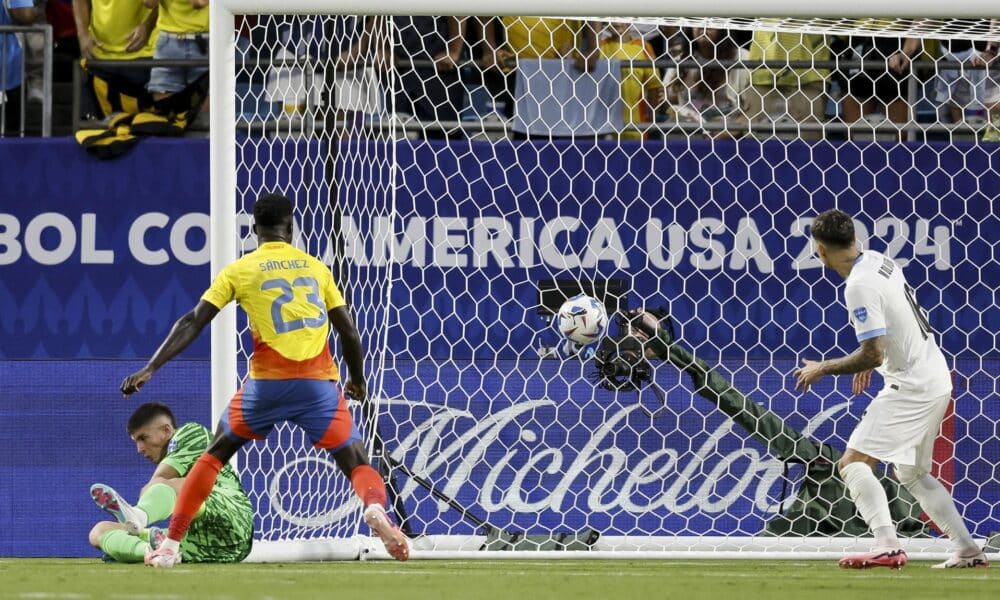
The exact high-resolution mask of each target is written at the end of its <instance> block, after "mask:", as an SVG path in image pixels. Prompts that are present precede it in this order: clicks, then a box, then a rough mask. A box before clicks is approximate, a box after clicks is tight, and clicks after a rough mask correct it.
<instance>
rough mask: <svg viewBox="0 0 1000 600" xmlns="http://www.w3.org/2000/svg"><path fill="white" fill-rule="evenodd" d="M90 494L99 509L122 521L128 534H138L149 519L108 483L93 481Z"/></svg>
mask: <svg viewBox="0 0 1000 600" xmlns="http://www.w3.org/2000/svg"><path fill="white" fill-rule="evenodd" d="M90 496H91V498H93V499H94V502H96V503H97V506H99V507H100V508H101V510H103V511H104V512H106V513H108V514H109V515H111V516H112V517H114V518H115V520H117V521H118V522H119V523H123V524H124V525H125V531H127V532H128V534H129V535H139V533H140V532H141V531H142V530H143V529H145V527H146V522H147V521H148V520H149V517H148V516H147V515H146V513H144V512H143V511H141V510H139V509H138V508H136V507H134V506H132V505H131V504H129V503H128V502H126V501H125V499H124V498H122V497H121V494H119V493H118V492H116V491H115V490H114V488H112V487H111V486H110V485H107V484H104V483H95V484H94V485H92V486H90Z"/></svg>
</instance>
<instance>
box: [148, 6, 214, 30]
mask: <svg viewBox="0 0 1000 600" xmlns="http://www.w3.org/2000/svg"><path fill="white" fill-rule="evenodd" d="M156 25H157V27H159V28H160V31H166V32H168V33H176V34H183V33H207V32H208V7H207V6H206V7H204V8H195V7H193V6H191V0H160V16H159V18H158V20H157V23H156Z"/></svg>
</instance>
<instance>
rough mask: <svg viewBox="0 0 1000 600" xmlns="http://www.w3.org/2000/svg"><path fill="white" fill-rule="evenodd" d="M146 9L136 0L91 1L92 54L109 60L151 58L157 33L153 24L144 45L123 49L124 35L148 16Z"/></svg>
mask: <svg viewBox="0 0 1000 600" xmlns="http://www.w3.org/2000/svg"><path fill="white" fill-rule="evenodd" d="M150 10H151V9H149V8H146V7H145V6H143V5H142V2H140V1H139V0H134V1H133V0H91V2H90V35H91V36H93V38H94V40H95V41H97V42H98V43H97V44H96V45H95V46H94V56H96V57H97V58H101V59H111V60H115V59H117V60H125V59H135V58H151V57H152V56H153V49H154V48H156V37H157V34H158V33H159V30H157V29H156V28H155V27H154V28H153V32H152V33H150V34H149V40H148V41H147V42H146V45H145V46H144V47H142V48H140V49H138V50H136V51H135V52H126V51H125V48H126V46H128V34H130V33H132V30H133V29H135V28H136V27H138V26H139V25H140V24H141V23H142V22H143V21H145V20H146V19H147V18H148V17H149V11H150Z"/></svg>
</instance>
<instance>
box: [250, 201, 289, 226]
mask: <svg viewBox="0 0 1000 600" xmlns="http://www.w3.org/2000/svg"><path fill="white" fill-rule="evenodd" d="M253 220H254V223H256V224H257V226H259V227H278V226H281V225H284V224H286V223H290V222H291V220H292V201H291V200H289V199H288V196H284V195H282V194H273V193H272V194H264V195H263V196H261V197H260V198H257V201H256V202H254V205H253Z"/></svg>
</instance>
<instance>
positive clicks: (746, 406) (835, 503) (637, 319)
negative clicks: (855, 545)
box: [623, 309, 928, 536]
mask: <svg viewBox="0 0 1000 600" xmlns="http://www.w3.org/2000/svg"><path fill="white" fill-rule="evenodd" d="M628 317H629V330H628V331H627V332H623V334H625V335H626V336H632V337H634V338H635V339H637V340H639V342H640V343H641V344H642V347H643V348H644V353H645V356H646V358H651V359H652V358H659V359H662V360H665V361H668V362H670V363H671V364H673V365H674V366H675V367H677V368H678V369H680V370H681V371H683V372H686V373H687V374H688V375H689V376H690V377H691V381H692V383H693V384H694V390H695V392H696V393H697V394H698V395H699V396H702V397H703V398H705V399H706V400H708V401H709V402H711V403H713V404H715V405H716V406H717V407H718V408H719V409H720V410H721V411H722V412H724V413H725V414H726V415H728V416H729V417H730V418H731V419H732V420H733V422H734V423H736V424H737V425H739V426H740V427H742V428H743V429H744V430H745V431H746V432H747V434H748V436H749V437H752V438H754V439H756V440H757V441H759V442H761V443H762V444H764V445H765V446H766V447H767V449H768V452H769V453H770V454H772V455H773V456H776V457H778V458H780V459H781V460H783V461H785V462H786V463H797V464H802V465H803V466H804V468H805V477H804V478H803V480H802V483H801V484H800V486H799V490H798V492H797V494H796V498H795V500H794V501H793V502H792V503H791V504H790V505H789V506H788V508H787V509H786V510H785V511H784V513H783V514H782V515H780V516H778V517H776V518H775V519H773V520H772V521H770V522H769V523H768V524H767V526H766V532H767V533H769V534H773V535H788V534H790V535H824V536H829V535H848V536H864V535H867V534H868V525H867V524H866V523H865V522H864V521H863V520H862V519H860V518H859V517H858V516H857V514H856V513H855V508H854V504H853V503H852V501H851V499H850V497H848V495H847V490H846V488H845V486H844V482H843V480H842V479H841V478H840V477H839V476H838V475H837V473H836V471H835V466H836V464H837V461H839V460H840V457H841V456H842V453H841V452H840V451H839V450H836V449H835V448H833V447H832V446H829V445H827V444H823V443H820V442H817V441H815V440H812V439H810V438H808V437H807V436H806V435H804V434H803V433H802V432H800V431H797V430H795V429H793V428H792V427H790V426H789V425H787V424H786V423H785V422H784V420H782V419H781V417H779V416H778V415H776V414H775V413H773V412H771V411H770V410H768V409H767V408H765V407H764V406H762V405H760V404H758V403H756V402H754V401H753V400H751V399H750V398H748V397H747V396H745V395H744V394H742V393H741V392H740V391H739V390H737V389H736V388H735V387H733V384H732V383H730V382H729V381H727V380H726V379H725V378H724V377H722V375H720V374H719V373H718V372H716V371H715V370H713V369H712V368H711V367H710V366H709V365H708V363H706V362H705V361H703V360H701V359H698V358H696V357H695V356H694V355H693V354H692V353H691V352H690V351H689V350H687V349H685V348H684V347H682V346H681V345H680V344H679V343H677V342H675V341H674V337H673V333H672V332H671V330H670V328H669V327H664V326H662V325H661V322H660V319H659V318H657V316H656V315H654V314H653V313H651V312H647V311H645V310H644V309H639V310H634V311H630V312H629V313H628ZM880 483H881V485H882V487H883V488H885V491H886V496H887V497H888V498H889V509H890V512H891V513H892V516H893V520H894V521H895V522H896V523H897V524H898V525H897V530H898V531H899V532H900V533H902V534H905V535H910V536H919V535H927V533H928V531H927V527H926V524H925V523H924V522H923V521H921V520H920V512H921V511H920V507H919V505H918V504H917V502H916V500H915V499H914V498H913V496H912V495H911V494H910V493H909V492H908V491H907V490H906V489H905V488H903V487H901V486H900V485H899V483H898V482H897V481H895V480H894V479H891V478H889V477H882V478H881V481H880Z"/></svg>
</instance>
